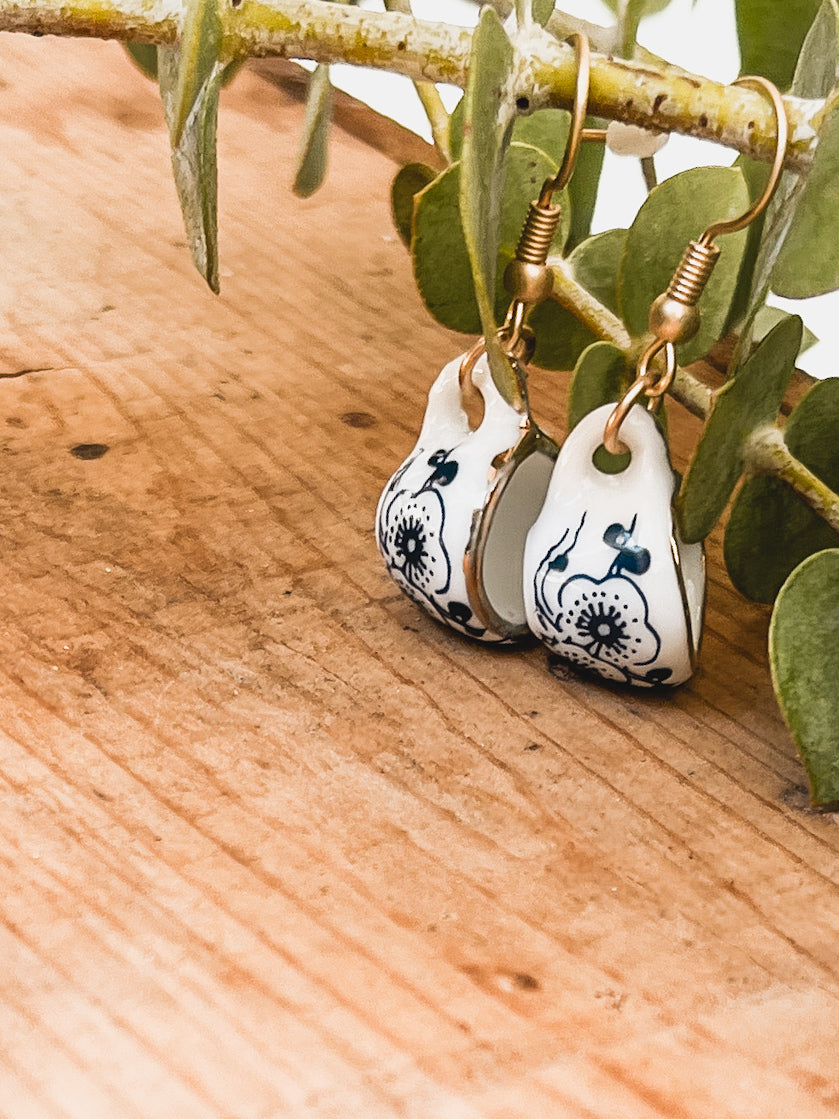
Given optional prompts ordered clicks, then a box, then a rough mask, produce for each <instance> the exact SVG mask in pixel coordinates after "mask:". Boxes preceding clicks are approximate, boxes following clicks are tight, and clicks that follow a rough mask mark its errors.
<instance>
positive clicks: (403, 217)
mask: <svg viewBox="0 0 839 1119" xmlns="http://www.w3.org/2000/svg"><path fill="white" fill-rule="evenodd" d="M436 178H437V172H436V171H435V170H434V168H433V167H429V166H428V164H427V163H406V164H405V166H404V167H402V168H401V169H400V170H399V171H398V172H397V174H396V178H395V179H394V180H393V183H392V185H391V188H390V211H391V214H392V215H393V224H394V225H395V226H396V231H397V232H398V234H399V236H400V237H401V238H402V240H403V242H404V243H405V244H406V245H407V246H408V248H410V247H411V236H412V231H413V224H414V200H415V198H416V195H418V194H419V193H420V191H421V190H425V188H426V187H427V186H428V184H429V183H433V182H434V180H435V179H436Z"/></svg>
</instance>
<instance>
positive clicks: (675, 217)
mask: <svg viewBox="0 0 839 1119" xmlns="http://www.w3.org/2000/svg"><path fill="white" fill-rule="evenodd" d="M748 205H749V197H748V191H747V189H746V184H745V181H744V179H743V176H742V174H741V173H740V171H739V170H737V169H735V168H732V167H697V168H694V169H693V170H691V171H684V172H682V174H680V175H674V176H673V178H671V179H667V180H666V181H665V182H663V183H661V185H660V186H657V187H655V188H654V189H653V190H651V191H650V193H649V195H648V196H647V198H646V200H645V202H644V204H643V206H642V207H641V209H640V210H639V211H638V214H637V216H636V218H635V221H634V222H633V223H632V225H631V227H630V229H629V233H628V235H627V238H626V245H625V248H624V253H623V257H622V260H621V267H620V275H619V278H618V294H619V299H620V305H621V309H622V318H623V320H624V322H625V323H626V326H627V329H628V330H629V332H630V334H633V335H635V336H640V335H643V334H644V333H646V331H647V330H648V329H649V327H648V316H649V310H650V305H651V304H652V302H653V300H654V299H655V298H656V297H657V296H658V295H659V294H660V293H661V292H663V291H665V290H666V288H667V285H668V284H669V283H670V280H671V278H672V276H673V273H674V271H675V270H676V267H677V266H678V264H679V261H680V260H681V258H682V254H683V252H684V250H685V249H686V248H687V245H688V243H689V242H690V241H691V240H695V239H697V238H698V237H700V236H701V235H702V233H703V232H704V231H705V229H706V228H707V227H708V226H709V225H711V224H712V223H713V222H715V221H718V220H723V219H729V218H733V217H738V216H739V215H740V214H741V213H743V211H744V210H746V208H747V207H748ZM719 244H720V248H721V250H722V251H721V253H720V256H719V260H718V261H717V265H716V268H715V269H714V272H713V274H712V276H711V279H710V280H709V282H708V285H707V287H706V288H705V291H704V293H703V295H702V298H701V299H700V301H699V310H700V312H701V315H702V322H701V326H700V328H699V331H698V333H697V335H696V337H695V338H694V339H692V340H691V341H690V342H686V343H685V344H684V345H682V346H678V347H677V348H676V352H677V356H678V359H679V361H680V363H681V364H683V365H688V364H690V362H692V361H695V360H696V359H697V358H699V357H701V356H702V355H703V354H704V353H706V352H707V351H708V350H709V349H710V347H711V346H712V345H713V343H714V342H715V341H716V339H717V338H718V337H719V336H720V334H721V332H722V330H723V328H724V326H725V322H726V319H727V318H728V311H729V307H730V305H731V301H732V298H733V296H734V291H735V288H736V286H737V275H738V272H739V269H740V262H741V260H742V257H743V251H744V249H745V245H746V234H745V231H742V232H740V233H730V234H726V235H725V236H723V237H721V238H720V242H719Z"/></svg>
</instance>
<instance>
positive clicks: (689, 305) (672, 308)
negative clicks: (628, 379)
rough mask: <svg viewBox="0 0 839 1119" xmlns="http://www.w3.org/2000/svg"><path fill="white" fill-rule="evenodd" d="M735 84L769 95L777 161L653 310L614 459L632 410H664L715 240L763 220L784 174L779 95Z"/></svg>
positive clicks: (692, 248)
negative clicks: (657, 362)
mask: <svg viewBox="0 0 839 1119" xmlns="http://www.w3.org/2000/svg"><path fill="white" fill-rule="evenodd" d="M733 84H734V85H751V86H757V87H758V88H760V89H762V90H764V91H765V92H767V93H768V94H769V96H770V98H771V100H772V107H773V109H774V110H775V121H776V129H777V131H776V144H775V158H774V159H773V161H772V168H771V170H770V173H769V179H768V180H767V183H766V186H765V187H764V189H763V191H762V192H761V194H760V197H759V198H758V199H757V200H756V201H755V202H753V203H752V205H751V206H749V208H748V209H747V210H746V211H745V212H744V213H743V214H741V215H740V216H739V217H737V218H729V219H725V220H722V221H717V222H714V223H713V224H711V225H709V226H708V228H707V229H706V230H705V232H704V233H703V234H702V236H701V237H700V238H699V239H698V240H697V241H691V242H690V244H689V245H688V247H687V248H686V249H685V251H684V254H683V256H682V259H681V261H680V262H679V266H678V267H677V269H676V271H675V272H674V273H673V278H672V279H671V281H670V283H669V284H668V285H667V290H666V291H664V292H662V294H661V295H659V296H658V298H657V299H655V300H654V302H653V305H652V306H651V307H650V319H649V327H650V331H651V332H652V333H653V334H654V335H655V338H654V339H653V340H652V342H651V343H650V344H649V346H647V348H646V349H645V350H644V352H643V353H642V354H641V357H640V358H639V360H638V367H637V376H636V378H635V381H634V382H633V383H632V385H631V386H630V387H629V389H628V391H627V392H626V394H625V395H624V397H623V399H622V400H620V402H619V403H618V404H617V405H616V407H615V409H614V411H613V412H612V414H611V415H610V416H609V419H608V420H607V421H606V427H605V429H604V432H603V446H604V447H605V448H606V450H607V451H609V453H610V454H613V455H617V454H624V453H625V452H626V450H627V448H626V446H625V445H624V443H622V442H621V439H620V427H621V424H622V423H623V420H624V419H625V417H626V415H627V413H628V412H629V409H630V408H631V407H632V405H633V404H634V403H635V401H636V400H637V399H638V397H639V396H641V395H642V394H643V395H646V396H647V397H648V398H649V400H648V404H647V407H648V408H650V409H651V410H653V409H655V408H657V407H658V406H659V405H660V403H661V398H662V396H663V395H664V393H665V392H667V390H668V389H669V387H670V385H671V384H672V383H673V378H674V377H675V375H676V351H675V345H676V343H677V342H687V341H689V340H690V339H691V338H693V336H694V335H695V334H696V332H697V331H698V330H699V323H700V314H699V308H698V307H697V303H698V302H699V298H700V296H701V295H702V292H703V291H704V290H705V285H706V284H707V283H708V280H709V279H710V278H711V273H712V272H713V270H714V266H715V265H716V263H717V260H718V258H719V255H720V248H719V246H718V245H715V244H714V240H715V239H716V238H717V237H719V236H721V235H722V234H724V233H736V232H738V231H739V230H741V229H745V228H746V227H747V226H748V225H750V224H751V223H752V222H753V221H754V220H755V218H758V217H760V215H761V214H762V213H763V211H764V210H765V209H766V207H767V206H768V205H769V202H770V200H771V198H772V195H773V194H774V193H775V188H776V187H777V185H778V181H779V180H780V177H781V172H782V171H783V167H784V158H785V156H786V150H787V143H788V141H789V122H788V120H787V115H786V112H785V110H784V103H783V101H782V99H781V95H780V93H779V92H778V90H777V88H776V87H775V86H774V85H773V84H772V82H770V81H767V79H766V78H762V77H759V76H754V75H747V76H746V77H744V78H738V79H737V81H736V82H734V83H733ZM661 350H664V352H665V361H666V372H665V373H664V374H662V375H661V376H656V375H655V374H653V373H652V372H651V371H650V363H651V362H652V360H653V358H654V357H655V356H656V355H657V354H658V353H660V352H661Z"/></svg>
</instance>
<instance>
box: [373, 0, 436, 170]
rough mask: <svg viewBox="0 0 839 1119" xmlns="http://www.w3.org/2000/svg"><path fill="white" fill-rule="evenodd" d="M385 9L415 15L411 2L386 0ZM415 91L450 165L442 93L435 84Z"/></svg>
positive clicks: (416, 84)
mask: <svg viewBox="0 0 839 1119" xmlns="http://www.w3.org/2000/svg"><path fill="white" fill-rule="evenodd" d="M385 9H386V10H387V11H389V12H401V13H402V15H404V16H410V15H413V12H412V10H411V0H385ZM414 89H415V90H416V91H417V97H418V98H419V100H420V104H421V105H422V107H423V110H424V111H425V115H426V118H427V120H428V123H429V125H430V127H431V137H432V139H433V141H434V147H435V148H436V149H437V151H438V152H439V154H440V157H441V158H442V160H443V162H444V163H446V164H449V163H451V161H452V154H451V146H450V143H449V114H448V113H447V112H446V107H445V105H444V104H443V99H442V97H441V96H440V91H439V90H438V89H437V86H436V85H435V84H434V82H414Z"/></svg>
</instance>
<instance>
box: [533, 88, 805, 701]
mask: <svg viewBox="0 0 839 1119" xmlns="http://www.w3.org/2000/svg"><path fill="white" fill-rule="evenodd" d="M740 82H741V83H750V84H756V85H759V86H760V87H762V88H763V89H765V90H767V91H768V92H769V94H770V96H771V97H772V101H773V105H774V108H775V113H776V117H777V129H778V142H777V151H776V155H775V161H774V163H773V167H772V174H771V176H770V179H769V182H768V183H767V186H766V188H765V190H764V192H763V194H762V195H761V197H760V198H759V199H758V200H757V202H755V203H754V204H753V205H752V206H751V207H750V209H749V210H747V211H746V213H744V214H743V215H742V216H741V217H739V218H735V219H733V220H731V221H721V222H717V223H715V224H714V225H711V226H709V228H708V229H707V230H706V231H705V233H703V235H702V236H701V237H700V239H699V240H698V241H692V242H691V243H690V245H689V246H688V248H687V249H686V250H685V253H684V256H683V257H682V260H681V262H680V264H679V267H678V268H677V270H676V272H675V274H674V276H673V279H672V280H671V281H670V284H669V286H668V288H667V290H666V291H665V292H664V293H662V295H660V296H659V297H658V298H657V299H656V300H655V301H654V303H653V305H652V307H651V308H650V330H651V331H652V333H653V334H654V335H655V337H654V339H653V341H652V342H651V343H650V345H649V346H648V347H647V349H646V350H645V352H644V353H643V354H642V356H641V358H640V360H639V362H638V368H637V376H636V379H635V381H634V383H633V384H632V385H631V387H630V388H629V390H628V391H627V393H626V394H625V396H624V397H623V399H622V400H621V401H620V402H619V403H618V404H617V405H616V406H613V405H609V404H607V405H604V406H603V407H601V408H598V409H596V410H595V411H593V412H591V413H590V414H589V415H588V416H586V417H585V418H584V419H583V420H582V421H581V422H580V423H579V424H578V425H577V426H576V427H575V428H574V430H573V431H572V432H571V434H570V435H569V436H568V439H567V440H566V442H565V444H564V446H563V448H562V451H561V452H560V454H559V457H558V459H557V462H556V466H555V467H554V473H553V477H552V479H551V483H550V487H549V489H548V494H547V497H546V500H545V505H544V507H543V509H542V512H541V513H540V515H539V517H538V518H537V520H536V522H535V523H534V525H533V527H532V528H531V530H530V532H529V534H528V538H527V544H526V548H525V560H524V583H525V601H526V610H527V619H528V623H529V625H530V628H531V629H532V630H533V632H534V633H535V634H536V636H537V637H539V638H541V640H542V641H543V642H544V643H545V644H546V645H547V646H548V648H550V649H551V650H552V651H554V652H555V653H556V654H558V655H559V656H560V657H562V658H564V659H565V660H567V661H569V662H571V663H572V664H576V665H578V666H580V667H582V668H585V669H588V670H590V671H592V672H595V673H597V674H598V675H600V676H601V677H603V678H604V679H607V680H614V681H619V682H622V683H627V684H636V685H641V686H646V687H650V686H653V685H657V684H681V683H683V682H684V681H685V680H687V679H688V678H689V677H690V676H691V674H692V673H693V671H694V669H695V667H696V661H697V656H698V652H699V640H700V633H701V627H702V617H703V611H704V600H705V561H704V553H703V547H702V544H701V543H697V544H690V545H685V544H684V543H683V542H682V541H681V540H680V539H679V534H678V531H677V527H676V523H675V520H674V516H673V510H672V502H673V497H674V492H675V486H676V479H675V475H674V473H673V469H672V467H671V465H670V460H669V457H668V453H667V446H666V443H665V440H664V436H663V435H662V432H661V430H660V428H659V426H658V425H657V423H656V422H655V420H654V418H653V416H652V415H650V412H651V411H654V410H655V409H656V407H657V406H658V404H659V403H660V402H661V399H662V397H663V395H664V394H665V393H666V392H667V390H668V388H669V387H670V385H671V383H672V381H673V378H674V376H675V373H676V354H675V348H674V346H675V344H676V343H677V342H685V341H688V340H689V339H690V338H692V337H693V336H694V334H695V333H696V331H697V330H698V329H699V310H698V308H697V306H696V304H697V301H698V300H699V297H700V295H701V294H702V291H703V290H704V287H705V284H706V283H707V281H708V279H709V277H710V275H711V272H712V270H713V268H714V265H715V263H716V261H717V258H718V256H719V253H720V249H719V247H718V246H717V245H715V244H714V239H715V238H716V237H717V236H719V235H720V234H723V233H733V232H735V231H736V230H739V229H743V228H745V226H747V225H748V224H749V223H750V222H751V221H753V220H754V218H756V217H757V216H758V215H759V214H760V213H762V211H763V210H764V209H765V207H766V206H767V204H768V202H769V200H770V198H771V196H772V193H773V191H774V189H775V186H776V184H777V181H778V179H779V177H780V173H781V169H782V167H783V160H784V154H785V151H786V146H787V136H788V126H787V119H786V115H785V113H784V107H783V102H782V101H781V98H780V95H779V94H778V91H777V89H775V87H774V86H773V85H772V84H771V83H770V82H767V81H766V80H765V79H763V78H742V79H740ZM662 352H663V356H664V366H665V368H664V371H663V372H662V373H660V374H658V373H656V372H655V371H654V370H653V368H652V362H653V359H654V358H655V357H656V356H657V355H658V354H659V353H662ZM642 395H643V396H646V397H647V401H648V404H647V408H648V410H644V409H643V408H641V407H640V406H638V405H637V404H636V401H637V400H638V399H639V397H641V396H642ZM601 444H602V446H603V447H605V449H606V450H607V451H608V452H609V453H611V454H613V455H617V454H625V453H627V452H628V453H629V455H630V460H629V464H628V465H627V466H626V467H625V468H624V469H623V470H622V471H621V472H620V473H614V474H606V473H604V472H602V471H601V470H600V468H599V467H598V465H597V462H596V458H595V455H596V452H597V451H598V449H599V448H600V447H601Z"/></svg>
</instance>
